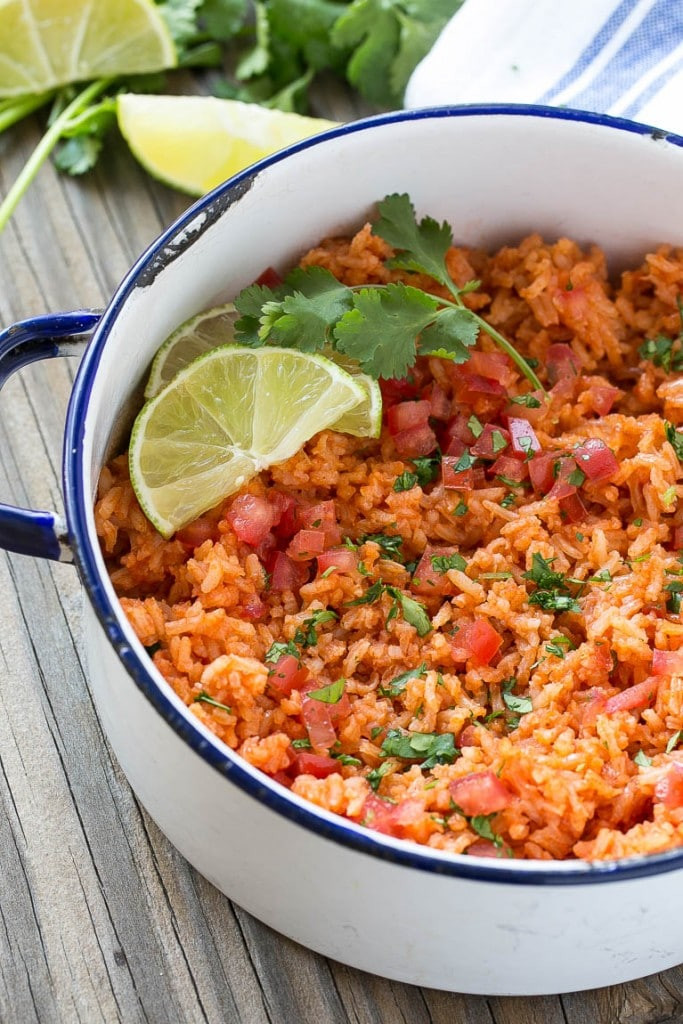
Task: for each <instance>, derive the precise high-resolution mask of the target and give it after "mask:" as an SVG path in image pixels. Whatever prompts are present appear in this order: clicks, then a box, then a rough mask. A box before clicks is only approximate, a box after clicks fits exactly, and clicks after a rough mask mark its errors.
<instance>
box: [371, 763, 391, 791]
mask: <svg viewBox="0 0 683 1024" xmlns="http://www.w3.org/2000/svg"><path fill="white" fill-rule="evenodd" d="M391 768H392V765H391V761H383V762H382V764H380V765H378V766H377V768H373V769H372V770H371V771H369V772H368V774H367V775H366V776H365V778H366V779H367V780H368V782H369V783H370V788H371V789H372V790H373V792H375V793H376V792H377V790H378V789H379V784H380V782H381V781H382V779H383V778H384V776H385V775H386V774H387V772H390V771H391Z"/></svg>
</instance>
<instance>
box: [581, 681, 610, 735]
mask: <svg viewBox="0 0 683 1024" xmlns="http://www.w3.org/2000/svg"><path fill="white" fill-rule="evenodd" d="M606 705H607V698H606V697H605V693H604V690H602V689H601V688H600V687H599V686H594V687H593V688H592V689H590V690H589V691H588V699H587V701H586V703H585V704H584V706H583V709H582V712H581V724H582V726H583V727H584V728H587V727H589V726H591V725H594V724H595V719H596V718H597V717H598V715H602V714H604V713H605V708H606Z"/></svg>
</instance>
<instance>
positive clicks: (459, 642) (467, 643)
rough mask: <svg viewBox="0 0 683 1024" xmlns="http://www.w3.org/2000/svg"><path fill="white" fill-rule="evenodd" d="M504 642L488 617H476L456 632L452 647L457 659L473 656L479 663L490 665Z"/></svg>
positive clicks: (463, 659)
mask: <svg viewBox="0 0 683 1024" xmlns="http://www.w3.org/2000/svg"><path fill="white" fill-rule="evenodd" d="M502 643H503V638H502V636H501V635H500V633H499V632H498V631H497V630H496V629H494V628H493V626H492V625H491V623H490V622H489V621H488V620H487V619H476V620H475V621H474V622H471V623H468V624H467V625H466V626H463V627H462V628H461V629H460V630H459V632H458V633H456V634H455V636H454V637H453V638H452V640H451V648H452V652H453V657H454V659H455V660H456V661H466V660H467V659H468V658H472V660H473V661H474V662H475V664H477V665H489V664H490V663H491V661H492V660H493V658H494V657H495V656H496V654H497V653H498V651H499V650H500V647H501V644H502ZM463 655H464V657H463Z"/></svg>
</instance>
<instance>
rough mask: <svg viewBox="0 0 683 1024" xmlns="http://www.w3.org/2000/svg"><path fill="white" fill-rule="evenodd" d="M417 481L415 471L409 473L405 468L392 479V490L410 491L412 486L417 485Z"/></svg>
mask: <svg viewBox="0 0 683 1024" xmlns="http://www.w3.org/2000/svg"><path fill="white" fill-rule="evenodd" d="M418 483H419V481H418V477H417V473H410V472H408V470H407V469H406V470H405V471H404V472H403V473H401V474H400V475H399V476H397V477H396V479H395V480H394V490H395V491H396V492H397V493H398V494H400V493H401V492H402V491H412V489H413V487H417V485H418Z"/></svg>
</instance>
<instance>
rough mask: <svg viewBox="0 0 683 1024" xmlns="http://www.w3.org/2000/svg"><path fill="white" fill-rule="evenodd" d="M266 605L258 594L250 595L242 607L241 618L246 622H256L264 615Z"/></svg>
mask: <svg viewBox="0 0 683 1024" xmlns="http://www.w3.org/2000/svg"><path fill="white" fill-rule="evenodd" d="M266 609H267V605H265V604H264V603H263V601H262V600H261V598H260V597H259V596H258V594H252V595H251V597H248V598H247V599H246V601H245V602H244V604H243V605H242V618H243V619H246V620H247V622H258V621H259V619H262V618H263V616H264V615H265V613H266Z"/></svg>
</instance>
